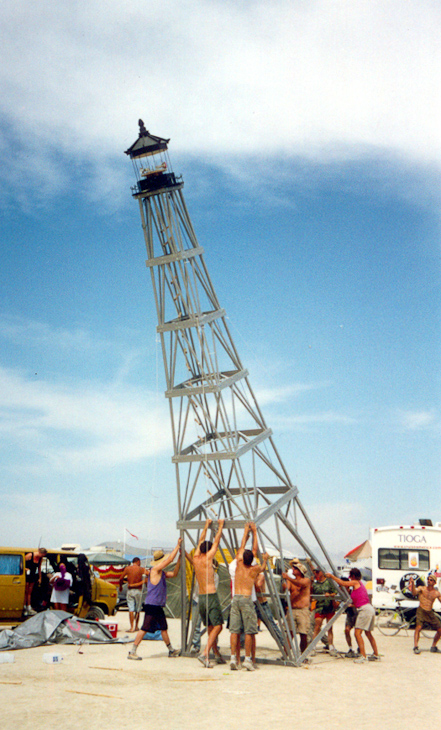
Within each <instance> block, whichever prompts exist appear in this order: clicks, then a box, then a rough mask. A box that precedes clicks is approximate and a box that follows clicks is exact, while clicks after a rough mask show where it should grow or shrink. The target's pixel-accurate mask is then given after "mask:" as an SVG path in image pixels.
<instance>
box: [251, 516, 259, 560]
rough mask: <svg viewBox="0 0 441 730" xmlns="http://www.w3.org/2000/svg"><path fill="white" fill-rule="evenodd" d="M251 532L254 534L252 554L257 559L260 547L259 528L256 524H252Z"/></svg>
mask: <svg viewBox="0 0 441 730" xmlns="http://www.w3.org/2000/svg"><path fill="white" fill-rule="evenodd" d="M250 530H251V532H252V533H253V544H252V546H251V552H252V553H253V555H254V557H256V555H257V550H258V547H259V546H258V544H257V527H256V525H255V523H254V522H250Z"/></svg>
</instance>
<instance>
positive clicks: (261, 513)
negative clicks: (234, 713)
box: [126, 120, 347, 666]
mask: <svg viewBox="0 0 441 730" xmlns="http://www.w3.org/2000/svg"><path fill="white" fill-rule="evenodd" d="M168 142H169V140H168V139H163V138H161V137H156V136H155V135H153V134H150V132H148V131H147V130H146V128H145V126H144V124H143V122H142V120H139V135H138V138H137V140H136V141H135V142H134V143H133V144H132V146H131V147H129V149H128V150H126V154H127V155H128V156H129V157H130V159H131V160H132V162H133V166H134V169H135V174H136V185H135V187H134V188H132V193H133V197H134V198H135V199H136V200H138V202H139V210H140V215H141V221H142V228H143V232H144V238H145V245H146V250H147V261H146V264H147V267H148V269H149V271H150V275H151V281H152V287H153V293H154V299H155V304H156V312H157V320H158V324H157V332H158V334H159V337H160V342H161V349H162V356H163V362H164V371H165V383H166V388H165V397H166V398H167V400H168V403H169V409H170V418H171V431H172V441H173V455H172V463H173V464H174V466H175V478H176V489H177V503H178V520H177V527H178V529H179V530H180V532H181V536H182V537H183V540H184V545H185V548H186V550H187V552H188V551H190V550H191V549H192V548H193V547H195V546H196V545H197V542H198V539H199V535H200V532H201V530H202V529H203V527H204V525H205V523H206V520H207V519H208V518H210V519H212V520H213V523H212V529H213V531H215V530H216V529H217V520H218V519H221V518H223V519H225V526H224V530H223V536H222V540H221V544H220V551H221V553H222V556H223V558H224V561H225V563H226V564H227V563H228V561H229V560H231V558H232V557H234V554H235V552H236V550H237V549H238V547H239V545H240V543H241V540H242V534H243V529H244V526H245V525H246V523H247V522H249V521H253V522H254V523H255V524H256V526H257V532H258V537H259V550H260V553H262V552H265V551H266V552H268V553H269V554H270V555H271V556H274V557H273V559H272V561H271V565H269V568H268V571H267V573H266V587H267V593H268V598H269V600H270V601H271V605H272V610H273V614H274V618H275V619H276V621H277V623H278V626H279V629H280V634H279V635H277V632H275V631H274V628H273V627H272V626H271V625H270V624H268V629H269V631H270V632H271V634H272V636H273V638H274V640H275V642H276V644H277V645H278V648H279V650H280V652H281V655H282V660H283V661H284V662H285V663H286V664H290V665H295V666H298V665H299V664H300V663H301V662H302V661H303V659H304V658H306V657H307V655H308V654H309V653H310V651H311V650H312V649H313V648H314V646H315V644H316V643H317V640H318V639H319V638H320V637H321V635H322V634H323V633H324V631H325V628H326V627H325V628H324V629H323V630H322V632H321V633H320V635H319V637H317V640H316V641H314V642H313V643H312V644H310V645H309V646H308V648H307V649H306V651H305V652H303V654H302V653H301V652H300V648H299V642H298V641H297V636H296V632H295V630H294V632H292V630H291V627H292V623H293V622H292V619H293V617H292V615H291V610H290V603H289V602H288V609H287V613H285V608H284V605H283V602H282V598H283V595H281V588H280V573H281V572H283V571H284V570H285V569H286V568H287V559H288V558H292V557H293V555H300V556H302V559H303V558H306V560H305V561H304V562H305V563H306V562H307V561H308V560H309V561H310V562H311V561H312V563H314V564H315V565H316V566H321V567H323V568H324V569H325V570H327V569H329V568H328V566H329V567H330V568H331V570H334V567H333V565H332V562H331V559H330V557H329V555H328V553H327V551H326V549H325V547H324V545H323V543H322V542H321V540H320V538H319V537H318V535H317V533H316V531H315V530H314V528H313V526H312V524H311V522H310V520H309V518H308V516H307V514H306V511H305V510H304V508H303V506H302V504H301V503H300V500H299V496H298V490H297V487H296V486H294V485H293V484H292V482H291V480H290V477H289V475H288V473H287V471H286V469H285V467H284V465H283V463H282V460H281V458H280V456H279V454H278V452H277V449H276V446H275V443H274V439H273V432H272V430H271V428H270V427H269V426H268V425H267V423H266V421H265V419H264V416H263V414H262V411H261V410H260V408H259V405H258V402H257V399H256V396H255V394H254V392H253V390H252V387H251V384H250V379H249V374H248V370H247V369H246V367H245V366H244V365H243V363H242V361H241V359H240V356H239V353H238V351H237V349H236V347H235V344H234V342H233V338H232V336H231V333H230V331H229V328H228V324H227V316H226V312H225V310H224V309H223V308H222V307H221V305H220V303H219V300H218V298H217V295H216V292H215V289H214V286H213V283H212V281H211V278H210V275H209V273H208V270H207V267H206V264H205V261H204V249H203V248H202V246H201V245H200V244H199V242H198V240H197V238H196V234H195V231H194V228H193V225H192V222H191V219H190V215H189V212H188V209H187V206H186V204H185V200H184V195H183V187H184V183H183V181H182V178H181V177H177V176H176V175H175V174H174V172H173V171H172V168H171V165H170V160H169V156H168ZM293 544H294V545H295V548H294V552H293V548H292V545H293ZM287 545H289V546H290V552H289V553H288V554H287V552H286V551H287V548H286V546H287ZM181 574H182V585H181V588H182V591H181V598H182V604H183V605H182V616H183V619H182V650H183V653H188V651H189V648H190V643H191V635H192V620H191V618H190V616H191V610H190V609H191V606H189V604H188V597H187V587H186V582H185V571H184V570H182V571H181ZM341 596H342V598H343V599H344V600H343V602H342V604H341V607H340V609H339V611H338V614H339V613H340V612H341V611H342V610H343V607H344V605H345V601H346V599H347V594H345V593H344V592H341ZM190 603H191V601H190ZM193 613H194V612H193ZM193 624H194V617H193ZM328 628H329V624H328ZM292 633H293V635H292ZM280 636H282V639H283V640H282V641H281V640H280ZM279 661H280V660H279Z"/></svg>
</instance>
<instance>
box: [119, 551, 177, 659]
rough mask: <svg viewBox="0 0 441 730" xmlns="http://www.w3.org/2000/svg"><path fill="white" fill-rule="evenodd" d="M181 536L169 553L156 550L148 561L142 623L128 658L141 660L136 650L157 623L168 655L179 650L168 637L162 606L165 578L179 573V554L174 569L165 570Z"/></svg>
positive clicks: (171, 560)
mask: <svg viewBox="0 0 441 730" xmlns="http://www.w3.org/2000/svg"><path fill="white" fill-rule="evenodd" d="M181 542H182V538H179V540H178V544H177V545H176V547H175V549H174V550H173V551H172V552H171V553H170V554H169V555H164V553H163V551H162V550H157V551H156V552H155V553H154V555H153V560H152V562H151V563H150V566H151V567H150V573H149V577H148V582H147V596H146V599H145V604H144V611H145V615H144V623H143V624H142V626H141V628H140V630H139V631H138V633H137V634H136V637H135V641H134V642H133V646H132V648H131V649H130V651H129V654H128V657H127V658H128V659H137V660H141V659H142V657H140V656H138V654H137V653H136V650H137V648H138V646H139V645H140V643H141V641H142V640H143V638H144V636H145V635H146V633H147V631H151V630H152V628H153V625H155V626H156V627H157V626H158V625H159V628H160V630H161V636H162V640H163V641H164V643H165V645H166V646H167V649H168V655H169V657H174V656H178V654H179V650H178V649H173V647H172V645H171V642H170V638H169V635H168V631H167V628H168V626H167V619H166V618H165V613H164V606H165V604H166V601H167V584H166V578H176V576H177V575H178V573H179V567H180V565H181V555H179V558H178V561H177V563H176V565H175V567H174V570H165V568H166V567H167V566H168V565H170V563H172V562H173V561H174V559H175V558H176V556H177V554H178V552H179V550H180V547H181Z"/></svg>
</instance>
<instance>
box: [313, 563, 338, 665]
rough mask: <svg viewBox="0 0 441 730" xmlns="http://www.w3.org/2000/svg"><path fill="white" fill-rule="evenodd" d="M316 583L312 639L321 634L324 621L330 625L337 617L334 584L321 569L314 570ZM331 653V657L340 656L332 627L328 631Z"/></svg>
mask: <svg viewBox="0 0 441 730" xmlns="http://www.w3.org/2000/svg"><path fill="white" fill-rule="evenodd" d="M313 574H314V582H313V584H312V593H313V596H316V597H317V598H316V607H315V617H314V633H313V635H312V638H313V639H315V637H316V636H317V634H318V633H319V631H320V629H321V627H322V623H323V621H325V623H328V622H329V621H330V620H331V618H332V617H333V616H334V615H335V609H334V601H333V598H334V596H336V591H335V588H334V584H333V583H332V582H331V580H330V579H329V578H326V577H325V574H324V573H323V571H322V569H321V568H314V569H313ZM328 642H329V653H330V654H331V656H338V651H337V650H336V648H335V646H334V632H333V629H332V626H331V627H330V628H329V630H328Z"/></svg>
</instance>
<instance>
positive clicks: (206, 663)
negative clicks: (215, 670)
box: [198, 654, 213, 669]
mask: <svg viewBox="0 0 441 730" xmlns="http://www.w3.org/2000/svg"><path fill="white" fill-rule="evenodd" d="M198 662H200V663H201V664H202V666H203V667H205V669H211V668H212V666H213V665H212V663H211V662H210V660H209V659H208V657H206V656H205V654H199V656H198Z"/></svg>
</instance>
